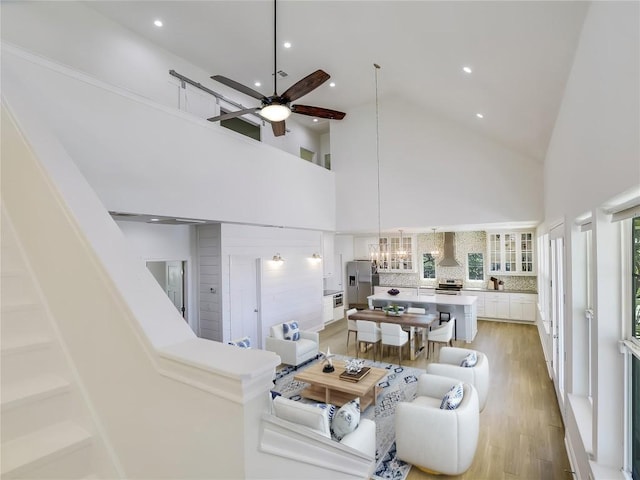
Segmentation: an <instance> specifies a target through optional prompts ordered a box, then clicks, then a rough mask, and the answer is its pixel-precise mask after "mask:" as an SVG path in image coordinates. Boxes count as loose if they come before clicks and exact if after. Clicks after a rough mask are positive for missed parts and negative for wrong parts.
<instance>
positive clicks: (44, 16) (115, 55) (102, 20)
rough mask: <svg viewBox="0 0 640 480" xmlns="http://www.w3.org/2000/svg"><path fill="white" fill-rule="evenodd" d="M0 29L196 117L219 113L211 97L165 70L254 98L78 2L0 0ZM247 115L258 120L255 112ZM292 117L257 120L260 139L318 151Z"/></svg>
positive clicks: (311, 135) (239, 97) (239, 98)
mask: <svg viewBox="0 0 640 480" xmlns="http://www.w3.org/2000/svg"><path fill="white" fill-rule="evenodd" d="M0 34H1V35H2V39H3V41H8V42H10V43H12V44H15V45H18V46H21V47H23V48H25V49H26V50H29V51H31V52H34V53H37V54H39V55H42V56H44V57H47V58H51V59H54V60H56V61H58V62H60V63H62V64H64V65H67V66H70V67H71V68H73V69H76V70H79V71H82V72H85V73H87V74H89V75H92V76H94V77H96V78H99V79H101V80H103V81H105V82H107V83H110V84H112V85H116V86H120V87H122V88H125V89H127V90H130V91H132V92H136V93H138V94H140V95H142V96H144V97H146V98H149V99H151V100H153V101H156V102H159V103H161V104H163V105H167V106H170V107H173V108H180V109H181V110H183V111H185V112H190V113H192V114H194V115H196V116H197V117H198V118H201V119H205V118H209V117H212V116H214V115H217V114H219V109H218V106H217V105H216V102H215V99H214V97H212V96H211V95H209V94H207V93H205V92H202V91H201V90H198V89H196V88H195V87H192V86H187V87H186V89H184V90H183V89H181V88H180V83H181V82H180V81H179V80H178V79H177V78H175V77H172V76H170V75H169V70H175V71H177V72H178V73H180V74H181V75H184V76H186V77H188V78H190V79H192V80H194V81H196V82H198V83H200V84H202V85H203V86H205V87H207V88H209V89H211V90H213V91H215V92H217V93H220V94H222V95H224V97H226V98H229V99H231V100H233V101H235V102H238V103H241V104H242V105H245V106H251V105H255V102H256V100H255V99H253V98H250V97H247V96H245V95H243V94H241V93H238V92H237V91H235V90H233V89H230V88H228V87H226V86H224V85H222V84H221V83H218V82H215V81H213V80H211V79H210V78H209V77H210V76H211V74H212V73H211V72H207V71H204V70H202V69H200V68H198V67H196V66H195V65H193V64H191V63H189V62H187V61H185V60H184V59H182V58H180V57H177V56H176V55H173V54H172V53H170V52H168V51H166V50H164V49H162V48H159V47H158V46H157V45H154V44H153V43H151V42H150V41H149V40H147V39H145V38H142V37H140V36H138V35H137V34H135V33H133V32H132V31H130V30H128V29H127V28H125V27H123V26H121V25H118V24H117V23H115V22H113V21H112V20H110V19H108V18H107V17H104V16H103V15H101V14H100V13H99V12H97V11H96V10H94V9H92V8H90V7H87V6H86V5H82V4H81V3H80V2H3V4H2V31H1V32H0ZM227 107H231V106H230V105H228V104H227ZM231 108H235V107H231ZM249 118H250V119H251V120H252V121H255V122H257V123H262V122H259V117H253V116H251V117H249ZM295 118H296V115H293V116H292V117H291V118H290V119H288V120H287V128H288V129H289V130H290V132H289V133H287V134H286V135H285V136H283V137H274V136H273V133H272V130H271V125H270V124H269V123H266V124H265V125H263V126H262V127H261V135H262V141H263V142H264V143H266V144H269V145H273V146H275V147H276V148H278V149H280V150H283V151H286V152H289V153H291V154H292V155H295V156H299V152H300V146H303V147H305V148H308V149H310V150H312V151H315V152H318V151H319V149H320V136H319V135H318V134H316V133H315V132H313V131H312V130H311V129H308V128H306V127H304V126H303V125H301V124H300V123H298V122H296V120H295ZM209 126H210V128H223V127H219V126H217V125H214V124H209Z"/></svg>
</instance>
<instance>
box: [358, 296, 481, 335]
mask: <svg viewBox="0 0 640 480" xmlns="http://www.w3.org/2000/svg"><path fill="white" fill-rule="evenodd" d="M477 300H478V299H477V298H476V297H474V296H471V295H445V294H435V295H416V294H410V293H401V294H399V295H389V294H388V293H377V294H375V295H370V296H368V297H367V301H368V303H369V308H370V309H373V308H374V302H375V305H376V306H378V305H402V306H404V307H418V308H424V309H426V310H427V313H435V312H436V311H440V308H439V307H440V306H442V307H444V308H443V310H442V311H444V310H445V309H446V311H447V312H451V316H452V317H455V318H456V339H457V340H464V341H465V342H467V343H470V342H472V341H473V339H474V338H475V336H476V333H477V332H478V317H477V307H476V302H477Z"/></svg>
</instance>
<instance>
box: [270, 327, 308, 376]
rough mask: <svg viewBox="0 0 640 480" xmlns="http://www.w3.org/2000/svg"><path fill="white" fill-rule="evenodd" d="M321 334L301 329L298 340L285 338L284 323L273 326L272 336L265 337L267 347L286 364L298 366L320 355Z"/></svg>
mask: <svg viewBox="0 0 640 480" xmlns="http://www.w3.org/2000/svg"><path fill="white" fill-rule="evenodd" d="M319 346H320V336H319V335H318V333H316V332H307V331H304V330H300V338H299V339H298V340H285V338H284V333H283V331H282V323H279V324H277V325H273V326H272V327H271V333H270V336H268V337H267V338H266V339H265V349H266V350H269V351H270V352H274V353H276V354H278V355H279V356H280V361H281V362H282V363H284V364H286V365H292V366H294V367H297V366H298V365H301V364H303V363H304V362H306V361H307V360H311V359H312V358H314V357H317V356H318V349H319Z"/></svg>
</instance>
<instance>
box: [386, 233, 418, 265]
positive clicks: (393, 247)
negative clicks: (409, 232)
mask: <svg viewBox="0 0 640 480" xmlns="http://www.w3.org/2000/svg"><path fill="white" fill-rule="evenodd" d="M415 245H416V239H415V237H413V236H403V237H402V238H400V236H397V237H380V244H379V253H378V271H379V272H394V273H408V272H416V271H417V266H416V260H415V253H416V252H415V250H416V248H415Z"/></svg>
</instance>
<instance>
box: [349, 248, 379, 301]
mask: <svg viewBox="0 0 640 480" xmlns="http://www.w3.org/2000/svg"><path fill="white" fill-rule="evenodd" d="M378 284H379V281H378V274H377V273H373V269H372V267H371V262H368V261H366V260H363V261H354V262H347V301H348V302H349V308H354V307H361V308H366V307H367V305H368V303H367V297H368V296H369V295H373V287H374V286H375V285H378Z"/></svg>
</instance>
